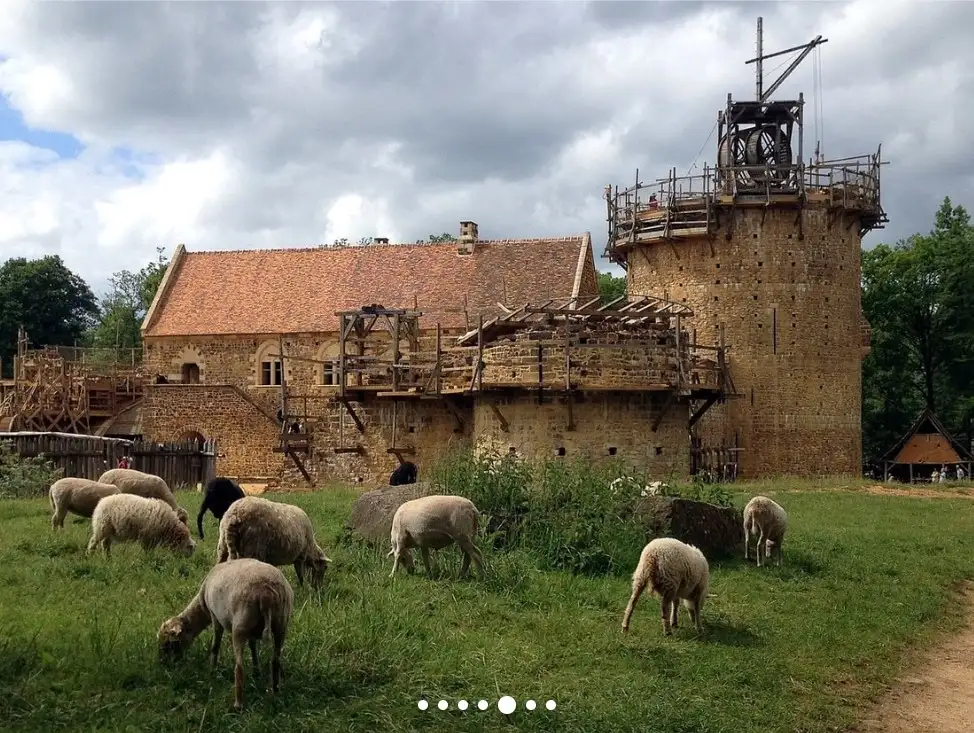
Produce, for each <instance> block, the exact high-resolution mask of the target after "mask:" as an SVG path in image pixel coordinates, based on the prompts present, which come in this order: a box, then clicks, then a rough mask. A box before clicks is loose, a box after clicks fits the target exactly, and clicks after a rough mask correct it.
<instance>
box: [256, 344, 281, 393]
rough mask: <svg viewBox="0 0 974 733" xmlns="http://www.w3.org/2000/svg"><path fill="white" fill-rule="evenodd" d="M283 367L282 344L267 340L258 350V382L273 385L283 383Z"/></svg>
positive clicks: (261, 384) (266, 385)
mask: <svg viewBox="0 0 974 733" xmlns="http://www.w3.org/2000/svg"><path fill="white" fill-rule="evenodd" d="M281 377H282V369H281V357H280V345H279V344H278V343H277V342H276V341H267V342H265V343H264V344H262V345H261V347H260V348H259V349H258V350H257V384H259V385H260V386H262V387H272V386H278V385H280V384H281V381H282V379H281Z"/></svg>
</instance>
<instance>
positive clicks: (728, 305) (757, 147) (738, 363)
mask: <svg viewBox="0 0 974 733" xmlns="http://www.w3.org/2000/svg"><path fill="white" fill-rule="evenodd" d="M823 42H824V41H823V40H822V38H821V36H819V37H817V38H816V39H815V40H813V41H811V42H810V43H808V44H805V45H804V46H798V47H796V48H794V49H789V50H788V51H785V52H781V53H788V52H794V51H799V50H802V49H804V50H802V53H801V54H800V55H799V57H798V59H797V60H796V61H795V63H793V64H792V65H791V67H790V68H789V69H788V70H786V72H785V73H784V74H783V75H782V77H781V78H779V79H778V80H777V81H776V82H775V83H774V84H772V85H771V86H770V87H769V88H768V89H767V91H764V90H763V79H762V78H761V68H760V67H761V62H762V61H763V60H764V59H765V58H768V56H763V55H762V50H761V19H760V18H759V19H758V58H756V59H752V61H753V62H756V63H757V64H758V73H757V77H758V82H757V93H756V96H755V99H754V100H751V101H734V100H733V99H732V98H731V95H728V96H727V103H726V106H725V108H724V109H722V110H720V112H719V113H718V121H717V128H718V136H717V140H718V142H717V164H716V166H715V167H713V168H710V167H708V166H705V167H704V173H703V175H696V176H687V177H678V176H677V175H676V171H675V169H674V170H671V171H670V175H669V176H668V177H667V178H663V179H658V180H657V181H656V182H655V183H653V184H648V185H644V184H641V183H639V181H638V174H637V181H636V185H634V186H632V187H630V188H627V189H625V190H619V188H618V187H616V188H615V190H614V191H613V190H612V189H611V187H610V188H607V189H606V200H607V202H608V208H609V217H608V219H609V237H608V244H607V248H606V255H607V256H608V257H609V258H610V259H612V260H613V261H615V262H616V263H618V264H620V265H621V266H622V267H623V268H625V269H626V271H627V282H628V292H629V293H630V294H631V295H636V294H650V293H659V294H662V295H663V297H664V298H669V299H671V300H675V301H677V302H684V303H686V304H687V305H688V306H689V307H691V308H692V309H693V311H694V313H695V314H696V316H695V318H694V320H695V321H696V323H695V326H696V332H695V334H694V338H695V339H696V341H697V343H698V344H709V345H718V344H719V343H721V342H722V343H723V344H724V345H726V346H727V354H728V357H727V358H728V367H729V372H730V376H731V379H732V380H733V384H734V390H733V394H732V395H729V396H728V397H727V398H726V399H725V400H724V401H722V402H721V403H720V404H717V405H715V406H714V407H713V408H712V409H711V410H709V412H707V414H706V415H704V417H703V419H701V420H700V421H699V422H697V423H696V425H694V427H693V428H692V439H693V441H694V444H695V445H696V446H697V447H698V448H704V449H706V448H717V447H723V448H731V449H736V450H734V451H732V452H735V453H736V454H737V456H738V459H737V461H738V463H737V470H738V475H739V476H741V477H742V478H757V477H764V476H774V475H783V474H793V475H816V474H850V473H851V474H856V475H858V474H859V473H860V472H861V468H862V465H861V464H862V433H861V394H862V392H861V375H862V359H863V358H864V357H865V355H866V354H867V353H868V351H869V326H868V324H867V323H866V321H865V318H864V316H863V314H862V307H861V301H860V246H861V240H862V237H863V235H864V234H865V233H866V232H868V231H869V230H871V229H874V228H881V227H882V225H883V224H884V223H885V222H886V221H887V218H886V215H885V213H884V212H883V209H882V206H881V204H880V182H879V175H880V151H877V153H876V154H872V155H865V156H860V157H853V158H842V159H839V160H831V161H824V160H819V159H816V160H810V161H809V162H807V163H806V162H805V161H804V160H803V153H804V151H803V109H804V104H805V101H804V95H803V94H800V95H799V97H798V99H797V100H790V101H772V100H770V99H769V97H770V95H771V94H773V93H774V91H775V90H776V89H777V88H778V87H779V86H780V85H781V82H783V81H784V78H785V77H786V76H787V75H788V74H789V73H790V72H791V71H792V70H793V69H794V68H795V67H796V66H797V65H798V63H800V62H801V60H802V59H803V58H805V57H806V56H807V55H808V53H810V52H811V50H812V49H813V48H815V47H816V46H817V45H818V44H820V43H823ZM777 55H779V54H771V56H777ZM748 63H751V62H748ZM816 158H817V156H816Z"/></svg>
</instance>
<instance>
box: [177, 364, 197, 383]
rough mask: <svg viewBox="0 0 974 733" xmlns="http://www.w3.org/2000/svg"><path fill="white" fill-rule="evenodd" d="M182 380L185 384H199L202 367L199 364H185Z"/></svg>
mask: <svg viewBox="0 0 974 733" xmlns="http://www.w3.org/2000/svg"><path fill="white" fill-rule="evenodd" d="M181 372H182V382H183V384H199V383H200V367H199V364H183V367H182V370H181Z"/></svg>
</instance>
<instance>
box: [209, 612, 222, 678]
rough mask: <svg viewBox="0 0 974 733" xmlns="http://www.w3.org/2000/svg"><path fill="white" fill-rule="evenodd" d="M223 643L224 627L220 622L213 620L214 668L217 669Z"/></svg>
mask: <svg viewBox="0 0 974 733" xmlns="http://www.w3.org/2000/svg"><path fill="white" fill-rule="evenodd" d="M222 642H223V627H222V626H220V622H219V621H217V620H216V619H213V649H212V650H211V651H212V654H213V668H214V669H216V662H217V659H219V657H220V644H221V643H222Z"/></svg>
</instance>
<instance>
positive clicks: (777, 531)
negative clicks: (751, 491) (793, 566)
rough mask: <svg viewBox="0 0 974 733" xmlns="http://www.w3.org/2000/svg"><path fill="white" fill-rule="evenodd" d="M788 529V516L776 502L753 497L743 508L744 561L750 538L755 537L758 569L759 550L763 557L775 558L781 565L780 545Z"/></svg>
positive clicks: (759, 560)
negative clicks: (762, 552) (762, 551)
mask: <svg viewBox="0 0 974 733" xmlns="http://www.w3.org/2000/svg"><path fill="white" fill-rule="evenodd" d="M787 529H788V514H787V512H785V510H784V509H783V508H782V507H781V505H780V504H778V503H777V502H774V501H772V500H771V499H769V498H768V497H766V496H755V497H754V498H753V499H751V500H750V501H749V502H748V503H747V506H745V507H744V559H745V560H747V546H748V545H749V544H750V541H751V536H752V535H753V536H757V538H758V540H757V548H756V551H757V559H758V567H761V549H762V546H763V549H764V557H765V558H768V557H776V558H777V564H778V565H781V543H782V542H784V539H785V530H787Z"/></svg>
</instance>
